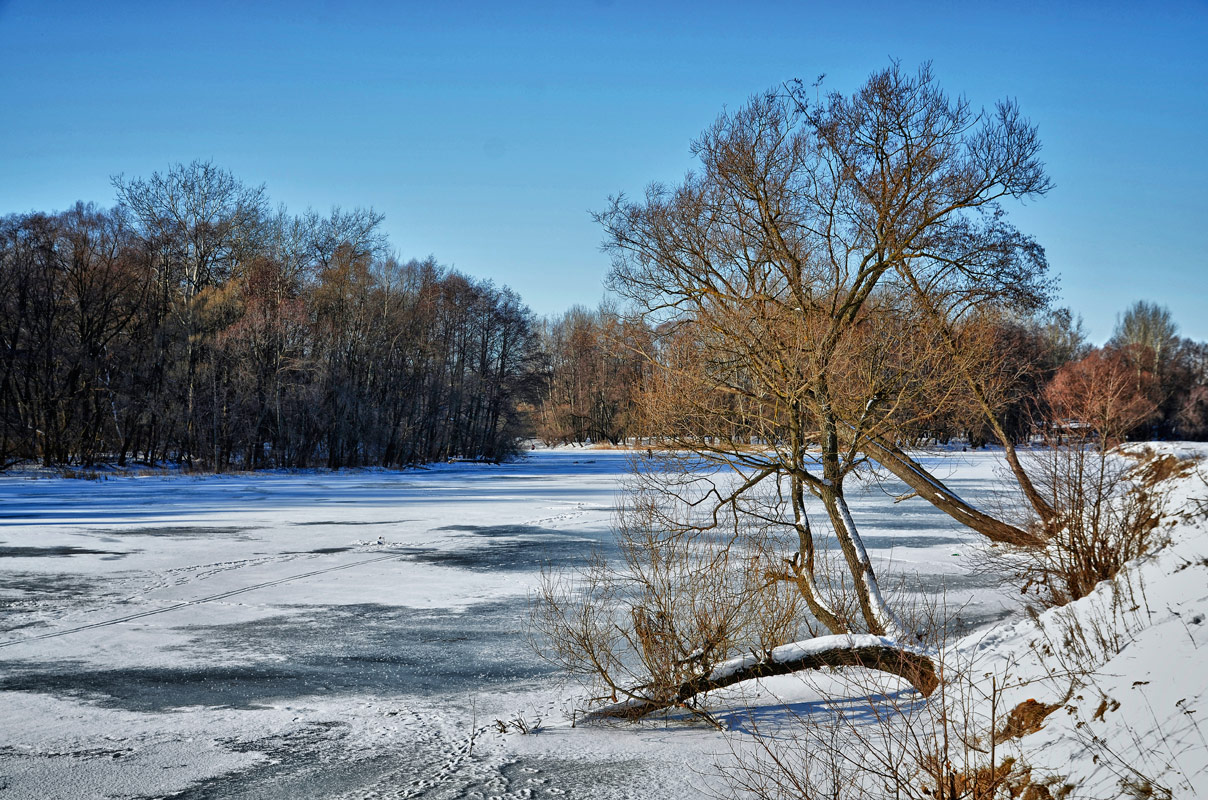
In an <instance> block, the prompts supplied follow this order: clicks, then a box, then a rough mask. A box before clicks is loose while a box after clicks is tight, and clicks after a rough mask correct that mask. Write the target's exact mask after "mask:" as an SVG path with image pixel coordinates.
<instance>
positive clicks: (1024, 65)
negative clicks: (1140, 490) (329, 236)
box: [0, 0, 1208, 341]
mask: <svg viewBox="0 0 1208 800" xmlns="http://www.w3.org/2000/svg"><path fill="white" fill-rule="evenodd" d="M1205 41H1208V5H1205V4H1204V3H1203V2H1169V3H1162V4H1156V5H1155V6H1153V7H1144V8H1142V7H1140V6H1137V5H1135V4H1131V3H1111V2H1107V3H1091V2H1085V3H1084V2H1074V3H1053V4H1024V3H1020V4H1014V5H1001V4H999V5H996V6H994V7H993V8H989V7H987V8H974V7H964V6H957V5H953V4H946V3H945V4H941V3H936V4H931V5H926V4H908V5H903V4H896V3H868V4H862V5H859V6H853V7H850V8H838V7H836V6H835V4H822V3H818V4H815V3H800V2H794V3H754V4H748V5H745V6H743V7H742V8H739V7H737V6H736V5H734V4H731V3H721V2H694V3H660V4H650V3H642V2H636V0H634V1H633V2H630V0H613V1H610V0H598V1H597V2H569V3H567V2H563V3H553V2H551V3H485V2H483V3H468V2H461V3H458V2H450V3H414V2H404V3H363V2H362V3H342V4H336V3H326V2H296V3H295V2H291V3H261V4H249V5H248V6H244V5H241V4H235V3H212V4H179V5H177V4H156V3H137V2H133V3H121V4H96V3H83V2H63V3H54V4H49V3H39V2H34V0H13V1H10V2H4V0H0V98H3V102H4V109H5V110H4V119H5V122H6V123H7V124H4V125H0V213H11V212H22V211H29V210H33V209H38V210H46V211H50V210H56V209H64V208H67V207H68V206H70V205H71V204H72V203H74V202H75V201H76V200H80V199H83V200H93V201H96V202H98V203H100V204H102V205H109V204H111V203H112V202H113V201H114V191H113V187H112V185H111V182H110V178H111V176H113V175H117V174H124V175H126V176H127V177H132V176H134V177H137V176H148V175H150V174H151V173H152V172H155V171H163V170H165V169H166V168H167V167H168V166H169V165H170V164H172V163H176V162H186V163H187V162H190V161H192V160H194V159H210V160H213V161H214V162H215V163H216V164H218V165H220V166H221V167H223V168H224V169H228V170H230V171H232V172H233V173H234V174H235V175H237V176H239V177H240V178H242V179H243V180H244V181H246V182H248V183H249V184H253V185H256V184H259V183H261V182H263V183H264V184H266V186H267V189H268V192H269V194H270V196H271V197H272V198H273V200H274V201H276V202H281V203H285V204H286V205H288V206H289V207H290V208H291V209H293V210H294V211H302V210H303V209H305V208H306V207H307V206H313V207H315V208H317V209H319V210H322V211H325V210H327V209H328V208H329V207H330V206H332V205H333V204H338V205H341V206H345V207H355V206H372V207H373V208H375V209H376V210H377V211H379V212H382V213H384V214H385V215H386V223H385V229H386V231H387V232H388V233H389V234H390V238H391V241H392V243H393V245H394V247H396V248H397V249H398V250H399V252H400V254H401V255H403V256H404V257H412V256H424V255H427V254H429V253H432V254H435V255H436V256H437V258H439V259H440V260H441V261H443V262H446V263H450V264H452V265H454V266H456V267H458V268H459V269H462V270H465V271H467V272H469V273H471V274H474V275H478V276H482V277H484V278H490V279H493V280H495V281H496V282H497V283H501V284H508V285H510V286H512V287H514V288H515V289H516V290H517V291H518V292H519V293H520V294H521V296H522V297H523V298H524V299H525V301H526V302H528V303H529V304H530V305H531V306H532V307H533V309H534V310H535V311H537V312H538V313H555V312H559V311H561V310H563V309H565V308H566V307H568V306H570V305H572V304H575V303H584V304H589V305H590V304H594V303H595V302H596V301H597V300H598V299H599V298H600V297H601V296H602V294H603V288H602V278H603V276H604V274H605V273H606V272H607V269H608V257H607V256H606V255H604V254H603V253H601V252H600V250H599V244H600V241H601V238H602V233H601V231H600V229H599V227H598V226H597V225H596V224H595V223H594V222H592V220H591V217H590V214H589V212H591V211H593V210H595V211H598V210H601V209H602V208H604V206H605V204H606V201H607V198H608V196H609V195H611V194H616V193H618V192H622V191H623V192H626V193H629V194H631V195H632V194H637V193H640V192H641V191H642V190H643V188H644V187H645V185H646V184H647V183H648V182H650V181H652V180H658V181H666V182H668V183H675V182H677V181H679V180H680V179H681V178H682V177H683V175H684V173H685V172H686V171H687V170H689V169H692V168H693V166H694V163H695V162H694V159H693V157H692V154H691V151H690V143H691V142H692V140H693V139H695V138H696V137H697V136H698V135H699V134H700V132H701V131H702V130H704V129H705V128H706V127H707V126H708V125H709V124H710V123H711V122H712V121H713V120H714V118H715V117H716V116H717V114H718V113H719V112H721V111H722V110H723V108H727V107H729V108H734V107H736V106H739V105H741V104H742V103H743V102H744V101H745V100H746V99H747V97H748V96H749V95H751V94H753V93H756V92H760V91H763V90H766V89H768V88H770V87H774V86H776V85H777V84H779V83H781V82H783V81H787V80H791V79H793V78H802V79H804V80H805V81H806V82H807V83H810V82H813V81H814V80H815V78H816V77H817V76H818V75H819V74H821V73H825V74H826V78H825V80H824V82H823V84H822V90H823V91H826V90H828V89H829V90H837V91H843V92H848V91H851V90H852V89H854V88H855V87H856V86H858V85H860V84H861V83H862V82H863V81H864V79H865V78H866V77H867V76H868V74H869V73H871V72H873V71H874V70H877V69H881V68H883V67H884V66H885V65H886V64H887V63H889V60H890V59H891V58H896V59H900V60H901V62H902V63H903V65H904V66H906V67H908V68H911V69H913V68H914V66H916V65H917V64H919V63H921V62H924V61H931V62H932V63H933V66H934V71H935V73H936V75H937V76H938V78H939V80H940V83H941V85H942V86H943V87H944V88H945V89H946V90H947V91H949V92H952V93H954V94H955V93H963V94H965V95H966V96H967V97H968V98H969V100H970V101H971V103H972V104H973V105H974V106H975V107H982V106H985V107H987V108H991V107H993V104H994V103H995V101H997V100H999V99H1001V98H1004V97H1007V98H1014V99H1016V100H1017V101H1018V102H1019V105H1020V107H1021V109H1022V111H1023V113H1024V114H1025V115H1026V116H1028V117H1029V118H1030V119H1031V120H1032V121H1033V122H1034V123H1035V124H1036V125H1037V127H1038V128H1039V132H1040V137H1041V140H1042V142H1043V144H1044V149H1043V151H1042V153H1041V156H1042V158H1043V159H1044V161H1045V162H1046V165H1047V169H1048V172H1049V174H1050V176H1051V177H1052V178H1053V181H1054V184H1055V188H1054V189H1053V191H1052V192H1051V193H1050V194H1049V195H1048V196H1047V197H1045V198H1043V199H1041V200H1038V201H1034V202H1030V203H1028V204H1027V205H1025V206H1023V207H1021V208H1013V209H1011V211H1012V216H1013V219H1014V220H1015V222H1016V223H1017V224H1018V226H1019V227H1020V229H1022V230H1024V231H1026V232H1028V233H1030V234H1032V235H1034V236H1035V237H1036V238H1037V240H1038V241H1039V242H1040V243H1041V244H1043V245H1044V246H1045V248H1046V249H1047V251H1048V257H1049V261H1050V264H1051V266H1052V268H1053V270H1054V272H1056V273H1057V274H1059V275H1060V276H1061V279H1062V281H1061V283H1062V287H1061V298H1060V301H1059V302H1061V303H1063V304H1067V305H1070V306H1072V307H1073V308H1074V309H1075V311H1077V312H1079V313H1081V314H1082V315H1083V316H1084V317H1085V319H1086V322H1087V327H1088V329H1089V332H1090V334H1091V337H1092V339H1094V340H1096V341H1103V340H1105V339H1106V338H1107V337H1108V336H1109V335H1110V334H1111V329H1112V327H1113V325H1114V324H1115V322H1116V317H1117V314H1118V313H1120V312H1121V311H1123V310H1124V309H1125V308H1126V307H1127V306H1128V305H1130V304H1131V303H1132V302H1133V301H1134V300H1137V299H1147V300H1151V301H1155V302H1159V303H1162V304H1166V305H1168V306H1169V307H1170V308H1171V311H1172V312H1173V316H1174V318H1175V320H1176V321H1177V322H1178V323H1179V324H1180V326H1181V328H1182V332H1183V334H1184V335H1187V336H1190V337H1192V338H1196V339H1205V338H1208V314H1205V313H1204V312H1203V309H1204V308H1205V307H1208V269H1206V266H1208V265H1206V264H1205V261H1204V255H1203V251H1202V248H1200V247H1199V243H1200V242H1199V240H1200V238H1201V235H1200V234H1201V231H1202V229H1203V225H1204V223H1203V220H1204V219H1206V218H1208V195H1206V194H1205V193H1204V192H1203V191H1202V187H1203V186H1204V185H1205V184H1206V183H1208V157H1206V156H1205V154H1204V151H1203V142H1204V135H1203V131H1204V130H1205V129H1208V56H1205V54H1204V48H1203V42H1205Z"/></svg>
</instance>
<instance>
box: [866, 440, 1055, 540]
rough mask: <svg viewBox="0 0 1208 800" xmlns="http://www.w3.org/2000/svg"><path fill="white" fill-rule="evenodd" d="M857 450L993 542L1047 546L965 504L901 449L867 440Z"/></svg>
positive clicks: (1020, 529) (1027, 533) (1022, 531)
mask: <svg viewBox="0 0 1208 800" xmlns="http://www.w3.org/2000/svg"><path fill="white" fill-rule="evenodd" d="M856 446H857V447H858V448H859V450H860V452H862V453H864V455H866V456H868V457H869V458H871V459H873V460H874V461H876V462H877V463H878V464H880V465H881V466H883V467H884V468H885V469H887V470H889V471H890V472H892V473H893V474H894V475H895V476H897V478H898V480H900V481H902V482H903V483H905V484H906V485H907V486H909V487H910V488H911V489H913V490H914V491H915V492H916V493H917V494H918V496H919V497H921V498H923V499H924V500H926V501H927V502H929V503H931V505H933V506H935V507H936V508H938V509H939V510H940V511H943V512H944V513H945V514H947V515H948V516H950V517H952V518H953V519H954V520H956V521H957V522H959V523H961V524H962V525H965V526H967V527H969V528H972V529H973V530H975V531H977V532H978V533H980V534H981V535H982V536H985V537H986V538H987V539H989V540H990V541H992V542H1000V543H1002V544H1009V545H1015V546H1016V547H1041V546H1043V545H1044V540H1043V539H1041V538H1040V537H1039V536H1036V535H1035V534H1033V533H1029V532H1028V531H1025V530H1023V529H1022V528H1017V527H1015V526H1014V525H1008V524H1007V523H1005V522H1003V521H1002V520H999V519H995V518H994V517H991V516H990V515H989V514H984V513H982V512H981V511H978V510H977V509H976V508H974V507H973V506H971V505H969V504H968V503H966V502H965V501H964V500H962V499H961V498H960V497H959V496H958V495H957V494H956V493H955V492H953V491H952V490H951V489H949V488H948V487H947V486H945V485H944V484H943V483H942V482H941V481H940V480H939V479H938V478H936V477H934V476H933V475H932V474H931V473H929V472H928V471H927V470H925V469H923V467H922V465H920V464H919V463H918V462H917V461H915V460H914V459H912V458H911V457H910V456H908V455H906V454H905V453H904V452H902V450H900V449H899V448H897V447H895V446H893V445H891V444H885V443H882V442H879V441H877V440H876V439H873V438H871V437H868V436H865V437H863V438H862V439H861V440H860V441H859V442H858V443H857V445H856Z"/></svg>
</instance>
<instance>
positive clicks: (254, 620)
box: [0, 450, 1004, 798]
mask: <svg viewBox="0 0 1208 800" xmlns="http://www.w3.org/2000/svg"><path fill="white" fill-rule="evenodd" d="M937 458H940V457H937ZM942 458H944V464H943V465H942V468H941V469H940V474H941V477H944V478H945V479H946V480H947V481H948V482H949V484H950V485H951V486H952V488H953V489H955V490H956V491H958V492H961V493H962V494H964V495H966V496H969V497H972V498H978V497H984V495H985V494H986V493H987V492H989V491H990V490H991V489H992V486H993V484H994V477H993V469H992V466H993V462H994V459H993V457H992V456H988V455H985V454H978V455H976V456H974V455H966V454H951V455H948V456H945V457H942ZM625 471H626V458H625V455H624V454H622V453H617V452H613V451H584V450H556V451H538V452H535V453H533V454H531V455H530V456H529V457H527V458H524V459H522V460H520V461H518V462H515V463H512V464H507V465H503V466H486V465H468V464H467V465H441V466H440V467H437V468H434V469H430V470H412V471H407V472H401V473H394V472H377V471H365V472H351V473H337V474H328V473H302V474H260V475H240V476H216V477H204V478H191V477H182V476H146V477H120V478H110V479H108V480H103V481H82V480H65V479H58V478H55V479H46V478H40V479H31V478H28V477H21V476H11V475H10V476H0V614H2V616H0V708H3V712H2V713H0V797H39V798H54V797H63V798H79V797H129V798H143V797H161V796H168V795H170V796H174V797H186V798H203V797H215V798H218V797H222V798H230V797H261V798H263V797H269V798H272V797H280V798H285V797H289V798H302V797H316V798H318V797H323V798H327V797H349V798H368V797H430V798H445V797H449V798H453V797H467V798H474V797H484V798H486V797H499V798H510V797H516V798H521V797H525V798H541V797H651V798H654V797H670V796H688V794H685V792H691V791H692V788H691V787H694V786H696V785H697V784H698V782H699V781H701V780H704V779H703V778H701V777H700V776H699V775H697V774H696V772H695V771H694V770H693V769H689V768H686V767H685V766H684V764H685V763H690V764H695V765H697V768H698V769H699V770H702V771H703V770H707V768H708V765H709V763H710V761H711V759H712V758H713V757H715V756H716V755H717V754H721V753H725V752H728V750H727V745H726V744H725V742H724V741H722V739H721V737H720V736H719V735H718V734H716V733H713V732H711V731H704V730H699V729H697V730H684V729H682V728H674V727H673V728H670V729H666V728H658V727H653V726H646V727H643V728H641V729H638V730H633V729H591V730H584V729H583V728H577V729H570V728H566V727H562V726H555V727H553V728H551V729H550V730H549V731H547V732H546V733H543V734H541V735H538V736H523V737H522V736H517V735H514V734H508V735H501V734H498V733H497V732H496V731H495V730H494V726H493V725H492V724H491V723H492V721H493V720H494V719H497V718H502V719H511V718H514V717H516V716H517V715H521V716H524V717H525V718H526V719H528V720H530V721H532V720H535V719H537V718H542V719H545V720H547V721H551V722H560V721H561V720H562V717H563V711H564V709H566V708H568V707H569V702H570V701H569V698H570V697H571V695H572V694H573V688H572V687H564V686H563V685H561V683H560V682H559V678H558V676H556V675H554V674H551V672H550V671H549V669H548V668H547V667H546V666H545V665H544V664H543V663H541V662H540V661H538V660H536V659H535V658H534V657H533V655H532V654H531V652H530V650H529V648H528V645H527V640H526V627H527V623H526V620H527V614H528V602H529V596H530V594H531V591H532V589H533V587H534V586H535V584H536V582H537V579H538V577H539V573H540V569H541V567H542V566H543V565H547V564H553V565H555V566H567V565H573V564H576V563H580V562H581V561H582V560H583V559H584V558H585V557H586V555H587V554H588V553H589V552H590V551H591V550H592V549H593V548H595V549H600V548H603V549H604V550H605V551H607V550H608V548H609V547H610V545H611V540H612V534H611V529H610V525H611V515H612V509H613V507H614V505H615V502H616V493H617V491H618V489H619V483H620V481H621V479H622V478H623V476H624V474H625ZM890 488H891V489H892V487H890ZM853 506H854V510H855V512H856V513H857V514H858V516H857V520H858V522H860V524H861V528H862V531H863V532H864V534H865V537H866V540H867V542H868V544H869V547H870V550H873V551H874V555H877V556H879V557H880V558H882V559H883V560H885V561H886V562H889V563H891V564H892V566H893V567H894V569H895V570H897V571H899V572H902V573H904V574H908V575H910V576H912V577H911V581H912V582H913V583H914V585H917V586H921V587H924V588H927V589H929V590H933V589H936V588H939V587H941V586H946V587H947V589H948V591H949V593H950V594H949V597H950V601H955V602H960V603H966V602H968V605H967V607H966V609H965V613H966V615H967V616H968V617H969V618H970V619H971V620H973V621H974V622H979V621H985V620H987V619H990V618H993V617H995V616H997V615H999V613H1000V610H1001V608H1002V606H1003V602H1004V601H1003V600H1002V599H1001V598H999V597H997V596H996V595H994V593H992V592H990V591H989V590H988V588H987V583H988V582H987V581H986V580H985V579H975V578H971V577H969V576H968V575H967V574H965V567H964V566H963V564H962V559H963V558H964V556H965V555H967V554H968V551H969V547H970V546H971V543H972V542H973V541H974V537H972V536H971V535H969V534H968V533H967V532H965V531H962V530H961V529H960V528H959V527H957V526H955V525H954V524H953V523H951V522H950V521H949V520H948V519H947V518H945V517H943V516H942V515H939V514H938V513H936V512H934V511H933V510H932V509H931V508H930V507H928V506H927V505H926V504H924V503H922V502H921V501H914V502H910V503H903V504H900V505H896V506H895V505H893V504H892V503H891V502H890V501H889V500H888V499H887V498H886V497H885V495H884V492H883V491H882V489H880V488H878V487H875V486H874V487H869V488H867V489H866V490H865V491H863V492H858V493H856V496H855V497H854V499H853ZM916 574H917V577H915V576H916Z"/></svg>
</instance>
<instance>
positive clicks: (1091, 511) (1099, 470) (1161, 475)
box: [983, 438, 1194, 607]
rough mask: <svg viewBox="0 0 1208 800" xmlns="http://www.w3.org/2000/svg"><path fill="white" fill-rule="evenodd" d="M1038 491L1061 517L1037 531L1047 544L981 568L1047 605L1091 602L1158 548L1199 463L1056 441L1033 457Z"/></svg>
mask: <svg viewBox="0 0 1208 800" xmlns="http://www.w3.org/2000/svg"><path fill="white" fill-rule="evenodd" d="M1028 460H1029V462H1030V463H1029V471H1030V472H1031V473H1032V475H1033V476H1034V478H1035V482H1036V485H1037V487H1038V488H1039V489H1040V491H1041V492H1043V493H1044V496H1045V497H1046V499H1047V500H1048V501H1049V502H1050V503H1051V504H1052V506H1053V508H1054V510H1055V511H1056V516H1055V518H1054V519H1053V520H1052V521H1051V522H1050V523H1049V524H1047V525H1043V526H1039V525H1038V526H1037V529H1038V530H1039V531H1040V532H1041V533H1042V537H1043V539H1044V542H1045V544H1044V545H1043V546H1041V547H1031V548H1023V547H1017V548H1010V547H1003V548H996V549H992V550H989V551H986V554H985V556H984V557H985V559H986V562H987V563H986V564H984V565H983V569H985V570H986V571H992V572H995V573H997V574H1007V575H1012V576H1013V577H1014V579H1015V580H1016V581H1017V582H1018V584H1019V585H1020V587H1021V589H1020V591H1021V593H1024V594H1028V593H1031V595H1032V596H1033V597H1035V598H1036V599H1037V600H1038V601H1039V602H1040V603H1041V604H1042V605H1044V606H1047V607H1053V606H1061V605H1065V604H1066V603H1069V602H1071V601H1073V600H1077V599H1079V598H1081V597H1085V596H1086V595H1087V594H1089V593H1090V592H1091V590H1093V589H1094V588H1095V585H1096V584H1098V583H1099V582H1100V581H1104V580H1109V579H1111V578H1113V577H1115V575H1116V574H1117V573H1119V571H1120V569H1121V568H1122V567H1123V566H1124V565H1125V564H1126V563H1128V562H1129V561H1131V560H1132V559H1134V558H1137V557H1139V556H1141V555H1144V554H1145V553H1147V552H1149V551H1150V550H1151V549H1152V548H1153V547H1154V546H1155V545H1156V544H1157V543H1158V541H1157V539H1158V533H1159V526H1160V523H1161V522H1162V520H1163V519H1164V518H1165V515H1166V512H1167V489H1168V486H1169V482H1170V481H1171V480H1173V479H1176V478H1180V477H1183V476H1185V475H1187V474H1189V472H1190V471H1191V470H1192V469H1193V468H1194V462H1192V461H1189V460H1186V459H1179V458H1177V457H1175V456H1172V455H1166V454H1161V455H1159V454H1156V453H1154V452H1153V451H1152V450H1145V449H1142V450H1135V449H1134V450H1130V451H1122V450H1121V449H1119V448H1113V449H1106V448H1105V447H1104V446H1103V444H1102V442H1100V441H1090V440H1087V439H1085V438H1083V439H1079V440H1077V441H1074V442H1069V441H1060V442H1059V441H1057V440H1055V439H1054V440H1052V441H1050V442H1049V445H1048V446H1047V447H1044V448H1041V449H1039V450H1036V451H1033V452H1032V453H1030V454H1029V455H1028Z"/></svg>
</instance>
